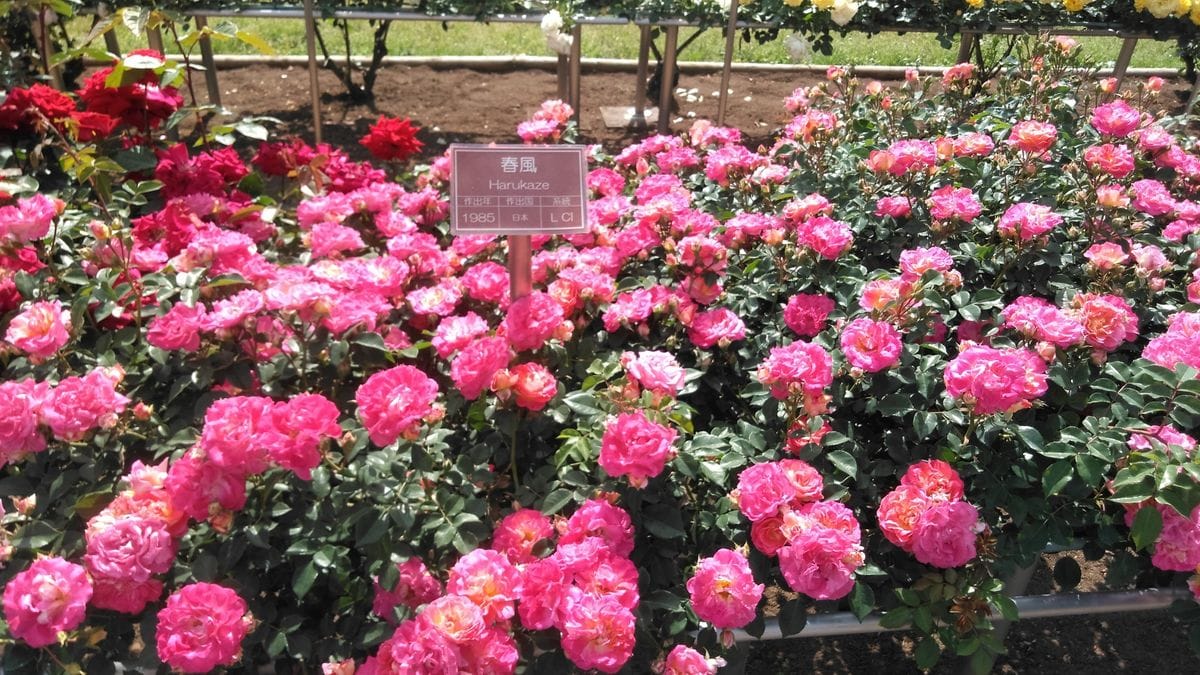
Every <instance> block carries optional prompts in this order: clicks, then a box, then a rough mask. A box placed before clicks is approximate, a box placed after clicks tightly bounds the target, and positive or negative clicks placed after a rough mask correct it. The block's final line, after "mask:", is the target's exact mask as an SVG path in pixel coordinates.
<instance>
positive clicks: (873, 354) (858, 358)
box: [840, 317, 904, 373]
mask: <svg viewBox="0 0 1200 675" xmlns="http://www.w3.org/2000/svg"><path fill="white" fill-rule="evenodd" d="M840 345H841V348H842V353H843V354H845V355H846V360H847V361H848V362H849V363H850V365H851V366H853V367H855V368H859V369H861V370H864V371H866V372H868V373H877V372H879V371H881V370H886V369H888V368H891V367H892V366H894V365H896V364H897V363H899V362H900V354H901V352H903V351H904V345H903V344H901V342H900V332H899V331H897V330H896V328H895V327H894V326H892V324H890V323H887V322H886V321H874V320H872V319H868V318H866V317H861V318H858V319H855V320H854V321H851V322H850V323H848V324H846V327H845V328H844V329H843V330H842V337H841V341H840Z"/></svg>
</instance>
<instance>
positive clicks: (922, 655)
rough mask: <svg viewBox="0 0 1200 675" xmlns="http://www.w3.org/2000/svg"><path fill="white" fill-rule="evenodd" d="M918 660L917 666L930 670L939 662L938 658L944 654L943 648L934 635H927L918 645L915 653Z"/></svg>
mask: <svg viewBox="0 0 1200 675" xmlns="http://www.w3.org/2000/svg"><path fill="white" fill-rule="evenodd" d="M913 656H914V657H915V660H916V662H917V667H918V668H920V669H921V670H929V669H930V668H933V667H934V665H936V664H937V662H938V659H939V658H941V656H942V648H941V647H940V646H939V645H938V643H937V640H935V639H933V636H932V635H927V636H925V638H924V639H922V640H921V642H920V644H918V645H917V650H916V652H915V653H914V655H913Z"/></svg>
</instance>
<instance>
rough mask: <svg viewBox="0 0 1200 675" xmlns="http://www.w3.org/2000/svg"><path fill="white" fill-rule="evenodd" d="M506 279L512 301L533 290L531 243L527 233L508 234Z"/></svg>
mask: <svg viewBox="0 0 1200 675" xmlns="http://www.w3.org/2000/svg"><path fill="white" fill-rule="evenodd" d="M508 280H509V284H510V286H509V291H510V296H511V300H512V301H513V302H516V301H517V300H518V299H520V298H523V297H525V296H526V295H529V294H530V293H531V292H533V244H532V241H531V239H530V235H528V234H510V235H508Z"/></svg>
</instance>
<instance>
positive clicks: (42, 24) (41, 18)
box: [35, 7, 66, 91]
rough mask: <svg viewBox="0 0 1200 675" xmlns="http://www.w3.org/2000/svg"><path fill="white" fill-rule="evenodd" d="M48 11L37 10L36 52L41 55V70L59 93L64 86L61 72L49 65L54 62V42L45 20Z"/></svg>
mask: <svg viewBox="0 0 1200 675" xmlns="http://www.w3.org/2000/svg"><path fill="white" fill-rule="evenodd" d="M50 11H52V10H50V9H49V8H46V7H43V8H41V9H39V10H38V15H37V26H36V27H35V30H37V36H36V38H35V40H36V42H37V44H38V51H39V52H41V54H42V70H44V71H46V74H47V75H49V76H50V82H51V83H52V84H53V85H54V88H55V89H58V90H59V91H61V90H62V89H63V88H64V87H65V86H66V85H65V83H64V82H63V77H62V70H61V69H59V68H57V67H55V66H51V65H50V62H51V61H53V60H54V42H53V41H52V40H51V39H50V22H49V21H47V20H46V13H47V12H50Z"/></svg>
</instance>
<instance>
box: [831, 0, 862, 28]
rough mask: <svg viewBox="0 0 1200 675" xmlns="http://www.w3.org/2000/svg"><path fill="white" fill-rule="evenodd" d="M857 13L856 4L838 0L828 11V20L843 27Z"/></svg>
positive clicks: (848, 0)
mask: <svg viewBox="0 0 1200 675" xmlns="http://www.w3.org/2000/svg"><path fill="white" fill-rule="evenodd" d="M857 12H858V3H857V2H854V1H853V0H839V2H835V3H834V4H833V9H831V10H830V11H829V18H830V19H833V22H834V23H836V24H837V25H839V26H845V25H846V24H848V23H850V19H853V18H854V15H855V13H857Z"/></svg>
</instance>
